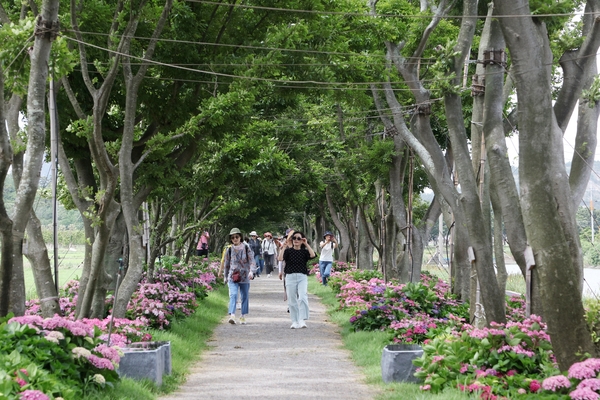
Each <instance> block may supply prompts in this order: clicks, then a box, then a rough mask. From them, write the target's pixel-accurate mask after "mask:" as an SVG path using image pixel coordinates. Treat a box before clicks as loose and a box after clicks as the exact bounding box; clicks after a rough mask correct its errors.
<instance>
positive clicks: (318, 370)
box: [161, 275, 376, 400]
mask: <svg viewBox="0 0 600 400" xmlns="http://www.w3.org/2000/svg"><path fill="white" fill-rule="evenodd" d="M309 279H314V277H309ZM309 304H310V311H311V313H310V319H309V320H308V321H307V325H308V328H307V329H290V325H291V321H290V318H289V314H288V313H287V312H286V310H287V303H285V302H284V301H283V284H282V282H281V281H280V280H279V279H278V278H273V277H272V278H267V277H266V275H262V276H261V277H260V278H256V279H255V280H254V281H252V283H251V287H250V314H249V317H248V321H247V322H248V323H247V325H239V324H238V325H231V324H228V323H227V319H226V317H225V314H226V312H227V311H226V310H223V323H221V325H219V326H218V327H217V328H216V330H215V333H214V335H213V338H212V339H211V341H210V342H209V344H210V345H211V347H212V348H211V349H209V350H207V351H206V353H205V354H204V355H203V357H202V360H200V361H199V362H198V364H197V365H195V366H194V367H193V368H192V369H191V371H190V375H189V377H188V380H187V382H186V383H185V384H184V385H183V386H181V387H180V388H179V390H178V391H177V392H175V393H173V394H171V395H170V396H168V397H161V399H162V400H179V399H258V398H260V399H278V400H279V399H350V400H351V399H360V400H366V399H373V398H374V397H375V395H376V392H375V389H372V388H370V387H369V386H367V385H366V384H365V383H364V380H365V378H364V375H362V374H361V373H360V371H359V370H358V368H357V367H356V366H355V365H354V364H353V363H352V361H351V360H350V356H349V352H348V351H346V350H344V349H342V342H341V338H340V335H339V334H338V333H337V326H336V325H334V324H333V323H331V322H328V321H327V314H326V313H325V307H324V306H323V304H321V302H320V301H319V299H318V298H317V297H315V296H312V295H309ZM237 316H238V318H239V310H238V311H237Z"/></svg>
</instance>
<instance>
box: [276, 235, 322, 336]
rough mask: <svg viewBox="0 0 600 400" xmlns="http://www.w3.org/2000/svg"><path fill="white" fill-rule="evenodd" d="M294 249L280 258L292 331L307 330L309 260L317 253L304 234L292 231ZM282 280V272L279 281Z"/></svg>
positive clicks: (285, 251)
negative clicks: (282, 263) (307, 265)
mask: <svg viewBox="0 0 600 400" xmlns="http://www.w3.org/2000/svg"><path fill="white" fill-rule="evenodd" d="M291 237H292V247H288V248H287V249H285V250H284V251H283V253H282V254H281V255H280V256H279V261H285V266H284V273H285V288H286V294H287V300H288V307H289V309H290V318H291V319H292V326H291V328H292V329H298V328H306V322H305V320H307V319H308V317H309V308H308V268H307V267H306V263H307V262H308V260H310V259H312V258H315V257H316V255H315V252H314V250H313V249H312V248H311V247H310V245H309V244H308V241H307V240H306V237H305V236H304V234H303V233H302V232H294V231H292V235H291ZM281 278H282V274H281V272H280V273H279V279H281Z"/></svg>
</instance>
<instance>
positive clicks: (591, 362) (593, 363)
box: [581, 358, 600, 372]
mask: <svg viewBox="0 0 600 400" xmlns="http://www.w3.org/2000/svg"><path fill="white" fill-rule="evenodd" d="M581 364H583V365H585V366H586V367H589V368H591V369H593V370H594V371H596V372H598V371H600V358H588V359H587V360H584V361H582V362H581Z"/></svg>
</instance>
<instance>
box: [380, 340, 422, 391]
mask: <svg viewBox="0 0 600 400" xmlns="http://www.w3.org/2000/svg"><path fill="white" fill-rule="evenodd" d="M422 355H423V349H422V348H421V346H419V345H416V344H390V345H387V346H385V347H384V348H383V354H382V355H381V376H382V378H383V381H384V382H385V383H390V382H410V383H417V382H419V379H417V378H416V377H415V376H414V373H415V371H416V369H417V367H415V366H414V365H413V363H412V360H414V359H415V358H419V357H421V356H422Z"/></svg>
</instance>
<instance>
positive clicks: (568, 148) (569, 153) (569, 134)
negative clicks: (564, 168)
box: [506, 54, 600, 174]
mask: <svg viewBox="0 0 600 400" xmlns="http://www.w3.org/2000/svg"><path fill="white" fill-rule="evenodd" d="M597 64H598V66H600V54H598V55H597ZM577 109H578V107H577V106H576V107H575V109H574V110H573V116H572V117H571V120H570V121H569V125H568V126H567V130H566V132H565V134H564V136H563V147H564V154H565V162H566V163H568V162H570V161H571V160H572V159H573V147H574V146H575V135H576V133H577V131H576V129H577ZM597 134H600V123H599V124H598V133H597ZM506 146H507V148H508V157H509V159H510V163H511V164H512V165H518V164H519V161H518V154H519V135H514V136H512V137H510V138H507V139H506ZM595 160H596V161H600V145H599V146H597V147H596V157H595ZM596 172H598V174H600V171H596Z"/></svg>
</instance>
